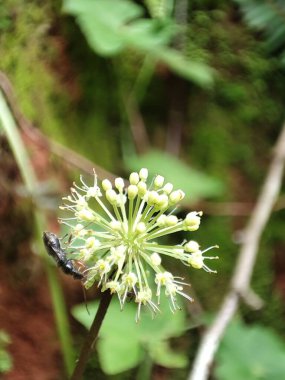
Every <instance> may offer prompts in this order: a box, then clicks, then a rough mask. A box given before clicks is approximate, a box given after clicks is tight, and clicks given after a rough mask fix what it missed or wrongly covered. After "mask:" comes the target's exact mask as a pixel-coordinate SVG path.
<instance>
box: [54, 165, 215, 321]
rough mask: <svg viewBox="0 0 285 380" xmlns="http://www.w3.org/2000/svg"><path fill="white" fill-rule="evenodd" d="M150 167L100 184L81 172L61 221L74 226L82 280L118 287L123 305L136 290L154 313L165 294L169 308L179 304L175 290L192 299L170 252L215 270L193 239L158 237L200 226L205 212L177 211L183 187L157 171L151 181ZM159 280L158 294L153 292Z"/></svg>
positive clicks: (140, 302)
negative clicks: (171, 265)
mask: <svg viewBox="0 0 285 380" xmlns="http://www.w3.org/2000/svg"><path fill="white" fill-rule="evenodd" d="M147 179H148V170H147V169H145V168H143V169H141V170H140V171H139V173H136V172H134V173H131V175H130V177H129V184H128V186H125V183H124V180H123V179H122V178H116V179H115V183H114V185H112V183H111V182H110V181H109V180H108V179H104V180H103V181H102V183H101V188H100V187H99V185H98V181H97V176H96V174H95V172H94V183H93V185H92V186H88V185H87V184H86V183H85V182H84V180H83V178H82V177H81V178H80V180H81V185H80V186H78V185H76V184H74V187H72V188H71V195H69V196H67V197H65V198H63V200H64V201H65V204H64V205H63V206H61V209H64V210H68V211H70V212H72V214H73V216H72V217H71V218H62V219H61V220H60V221H61V222H62V223H64V224H66V225H68V226H69V227H70V233H71V239H70V241H71V243H70V248H72V250H75V252H76V253H75V254H73V255H72V257H71V259H72V260H75V261H76V260H78V261H79V262H80V263H81V264H83V265H84V266H85V268H86V269H85V270H84V272H83V273H84V286H85V287H86V288H87V289H88V288H90V287H91V286H92V285H93V284H94V283H96V284H97V285H98V286H101V289H102V291H105V290H107V289H109V290H110V292H111V293H116V294H117V296H118V298H119V301H120V304H121V307H122V308H123V306H124V304H125V302H126V300H127V298H128V297H129V296H130V295H132V296H133V298H134V300H135V302H136V303H137V305H138V309H137V316H136V320H138V319H139V317H140V312H141V307H142V306H145V305H146V306H148V307H149V308H150V309H151V311H152V312H153V313H155V312H157V311H158V310H159V307H158V305H159V303H160V297H161V296H162V295H163V296H166V297H167V298H168V300H169V305H170V309H171V310H172V311H175V310H176V309H178V308H179V306H178V303H177V296H178V295H180V296H183V297H185V298H186V299H188V300H189V301H192V298H191V297H190V296H189V295H188V294H186V293H185V292H184V290H183V287H184V286H185V285H187V284H186V283H184V282H183V278H181V277H178V276H175V275H174V274H172V273H171V272H169V271H167V270H165V269H164V267H163V259H164V258H165V257H166V256H168V257H172V258H173V259H178V260H180V261H182V263H184V264H185V265H187V266H189V267H192V268H195V269H201V268H202V269H204V270H206V271H207V272H214V271H212V270H211V269H210V268H209V267H208V266H207V265H206V264H205V259H213V258H217V257H207V256H204V253H205V252H206V251H208V250H209V249H211V248H214V247H210V248H208V249H205V250H201V249H200V246H199V244H198V243H197V242H196V241H194V240H189V241H183V242H182V243H180V244H177V245H163V244H160V243H159V238H161V237H162V236H166V235H169V234H173V233H175V232H178V231H189V232H193V231H196V230H197V229H198V228H199V226H200V219H201V216H202V212H201V211H200V212H196V211H193V212H190V213H188V214H187V215H186V217H185V218H184V219H180V218H178V217H177V216H176V215H174V211H175V209H176V207H177V204H178V203H179V202H180V201H181V200H182V199H183V198H184V196H185V194H184V192H183V191H182V190H173V185H172V184H171V183H166V184H164V178H163V177H162V176H160V175H157V176H156V177H155V178H154V179H153V180H152V182H151V183H150V184H149V185H148V184H147ZM153 284H155V289H156V291H155V294H153V291H152V289H153Z"/></svg>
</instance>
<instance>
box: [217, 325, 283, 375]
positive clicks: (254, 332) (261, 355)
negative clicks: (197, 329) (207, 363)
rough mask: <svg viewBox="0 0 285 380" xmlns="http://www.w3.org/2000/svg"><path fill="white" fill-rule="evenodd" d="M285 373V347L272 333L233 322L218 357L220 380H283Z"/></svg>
mask: <svg viewBox="0 0 285 380" xmlns="http://www.w3.org/2000/svg"><path fill="white" fill-rule="evenodd" d="M284 373H285V344H284V342H283V341H282V340H281V339H280V337H278V335H277V334H276V333H274V332H273V331H272V330H271V329H269V328H266V327H264V326H261V325H254V326H251V327H247V326H246V325H244V324H243V323H241V322H237V321H236V322H233V323H232V324H231V326H230V327H229V329H228V331H227V332H226V336H225V338H224V340H223V343H222V345H221V347H220V350H219V353H218V356H217V365H216V368H215V375H216V378H217V380H228V379H231V380H240V379H247V380H280V379H282V378H283V377H284Z"/></svg>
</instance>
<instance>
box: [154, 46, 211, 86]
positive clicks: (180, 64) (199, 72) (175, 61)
mask: <svg viewBox="0 0 285 380" xmlns="http://www.w3.org/2000/svg"><path fill="white" fill-rule="evenodd" d="M155 54H157V57H158V58H159V59H160V60H161V61H163V62H164V63H166V64H167V65H168V66H170V67H171V68H172V69H173V71H175V72H176V73H177V74H179V75H181V76H183V77H184V78H187V79H190V80H192V81H194V82H195V83H197V84H199V85H201V86H203V87H211V86H212V85H213V78H214V70H213V69H211V68H210V67H209V66H207V65H205V64H203V63H202V62H195V61H192V60H191V59H189V58H185V57H184V56H183V55H182V54H180V53H179V52H177V51H175V50H173V49H163V50H160V51H156V52H155Z"/></svg>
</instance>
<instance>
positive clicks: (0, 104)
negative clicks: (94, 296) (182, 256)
mask: <svg viewBox="0 0 285 380" xmlns="http://www.w3.org/2000/svg"><path fill="white" fill-rule="evenodd" d="M0 125H1V126H2V127H3V129H4V132H5V134H6V136H7V139H8V141H9V144H10V147H11V150H12V152H13V155H14V157H15V160H16V162H17V165H18V167H19V170H20V173H21V176H22V178H23V181H24V183H25V186H26V188H27V190H28V192H29V193H30V196H31V197H33V196H35V195H36V193H37V189H38V188H39V187H40V185H39V183H38V181H37V177H36V175H35V173H34V170H33V167H32V164H31V161H30V159H29V156H28V154H27V151H26V148H25V145H24V144H23V141H22V139H21V135H20V133H19V131H18V128H17V125H16V122H15V120H14V117H13V115H12V112H11V110H10V108H9V107H8V105H7V102H6V99H5V96H4V95H3V93H2V91H0ZM34 220H35V227H36V232H35V238H36V241H37V243H38V252H39V253H40V255H41V256H42V257H43V258H45V257H46V255H45V253H44V249H43V244H42V236H41V235H42V231H44V230H45V228H44V227H45V226H46V224H47V223H46V221H45V217H44V215H43V213H42V212H40V211H39V209H36V207H34ZM45 263H46V265H45V269H46V272H47V277H48V284H49V289H50V292H51V298H52V303H53V310H54V313H55V319H56V326H57V331H58V335H59V338H60V343H61V347H62V353H63V359H64V364H65V368H66V372H67V373H68V374H70V373H71V371H72V368H73V363H74V355H73V350H72V340H71V335H70V331H69V328H68V326H69V322H68V317H67V311H66V308H65V302H64V298H63V294H62V290H61V287H60V285H59V282H58V279H57V278H56V276H55V271H54V269H53V268H52V267H51V266H49V264H48V261H47V260H46V259H45Z"/></svg>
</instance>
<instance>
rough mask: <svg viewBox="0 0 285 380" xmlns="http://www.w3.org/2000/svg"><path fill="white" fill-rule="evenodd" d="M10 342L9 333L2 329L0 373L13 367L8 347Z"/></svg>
mask: <svg viewBox="0 0 285 380" xmlns="http://www.w3.org/2000/svg"><path fill="white" fill-rule="evenodd" d="M10 343H11V341H10V338H9V335H8V334H7V333H6V332H5V331H3V330H0V374H1V373H5V372H9V371H10V370H11V369H12V367H13V362H12V358H11V356H10V354H9V353H8V352H7V349H6V348H7V346H8V345H9V344H10Z"/></svg>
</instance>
